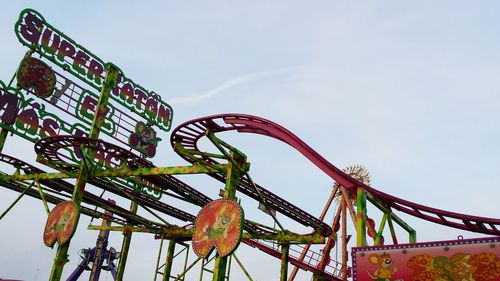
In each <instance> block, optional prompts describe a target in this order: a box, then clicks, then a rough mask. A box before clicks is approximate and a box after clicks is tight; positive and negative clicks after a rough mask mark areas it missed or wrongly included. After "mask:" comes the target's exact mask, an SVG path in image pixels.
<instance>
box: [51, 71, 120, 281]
mask: <svg viewBox="0 0 500 281" xmlns="http://www.w3.org/2000/svg"><path fill="white" fill-rule="evenodd" d="M119 75H120V71H119V70H118V68H116V67H115V66H114V65H112V64H108V66H107V74H106V78H105V80H104V86H103V87H102V91H101V96H100V97H99V102H98V104H97V107H96V108H97V112H96V114H95V116H94V121H93V122H92V127H91V130H90V132H89V135H90V137H91V138H98V137H99V133H100V132H101V126H102V123H103V122H104V118H105V113H106V104H107V102H108V99H109V96H110V93H111V90H112V89H113V88H114V87H115V85H116V82H117V79H118V77H119ZM91 153H92V152H91V151H84V160H85V157H87V156H88V155H90V154H91ZM85 155H86V156H85ZM89 162H90V161H82V163H81V164H80V170H79V171H78V175H77V177H76V184H75V189H74V191H73V196H72V201H73V202H75V203H76V204H77V206H80V204H81V202H82V198H83V192H84V191H85V185H86V183H87V180H88V179H89V171H90V169H92V167H88V166H87V164H88V163H89ZM89 165H91V163H89ZM78 220H79V215H78V217H77V220H76V223H75V225H78ZM75 227H76V226H75ZM70 242H71V240H70V241H68V242H67V243H66V244H64V245H59V246H58V247H57V253H56V257H55V259H54V264H53V266H52V271H51V273H50V277H49V280H50V281H59V280H61V275H62V271H63V268H64V265H65V264H66V263H67V262H68V248H69V245H70Z"/></svg>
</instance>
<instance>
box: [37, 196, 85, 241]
mask: <svg viewBox="0 0 500 281" xmlns="http://www.w3.org/2000/svg"><path fill="white" fill-rule="evenodd" d="M78 213H79V210H78V206H76V204H75V202H72V201H64V202H61V203H59V204H57V206H56V207H55V208H54V209H52V211H51V212H50V215H49V217H48V218H47V223H46V224H45V230H44V232H43V242H44V243H45V245H46V246H47V247H51V248H52V247H53V246H54V244H55V243H56V241H57V243H58V244H59V245H63V244H65V243H66V242H68V240H69V239H71V237H72V236H73V234H74V233H75V230H76V222H77V220H78Z"/></svg>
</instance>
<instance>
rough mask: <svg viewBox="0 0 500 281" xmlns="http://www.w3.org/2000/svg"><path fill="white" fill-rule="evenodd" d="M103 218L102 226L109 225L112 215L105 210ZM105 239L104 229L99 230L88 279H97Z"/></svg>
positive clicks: (91, 280) (96, 280)
mask: <svg viewBox="0 0 500 281" xmlns="http://www.w3.org/2000/svg"><path fill="white" fill-rule="evenodd" d="M105 216H106V217H105V218H104V219H103V220H102V224H101V225H103V226H106V225H111V221H110V218H111V217H112V216H113V215H112V214H111V213H110V212H105ZM105 241H106V230H101V231H99V236H98V237H97V245H96V247H95V258H94V262H93V263H92V269H91V270H90V277H89V281H99V273H100V272H99V270H100V266H101V264H102V262H103V260H102V253H103V251H105V250H106V249H105V244H104V243H105Z"/></svg>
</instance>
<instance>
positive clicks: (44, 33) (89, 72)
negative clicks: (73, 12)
mask: <svg viewBox="0 0 500 281" xmlns="http://www.w3.org/2000/svg"><path fill="white" fill-rule="evenodd" d="M15 30H16V36H17V38H18V40H19V42H21V43H22V44H24V45H25V46H27V47H29V48H31V49H33V50H34V51H36V52H37V53H39V54H40V55H42V56H43V57H45V58H47V59H48V60H50V61H51V62H53V63H54V64H56V65H58V66H59V67H61V68H63V69H64V70H66V71H68V72H70V73H71V74H73V75H75V76H76V77H78V78H79V79H81V80H82V81H84V82H85V83H87V84H88V85H90V86H91V87H93V88H95V89H97V90H100V89H101V87H102V86H103V83H104V77H105V76H106V67H107V65H108V63H105V62H104V61H103V60H101V59H100V58H99V57H97V56H96V55H94V54H92V53H91V52H90V51H88V50H87V49H85V48H84V47H83V46H81V45H79V44H77V43H76V42H75V41H73V40H72V39H71V38H69V37H68V36H66V35H65V34H64V33H62V32H60V31H59V30H57V29H56V28H54V27H53V26H51V25H50V24H49V23H47V22H46V21H45V19H44V18H43V16H42V15H41V14H40V13H38V12H37V11H35V10H32V9H25V10H23V11H22V12H21V14H20V15H19V19H18V21H17V22H16V26H15ZM122 73H123V72H122ZM111 98H112V99H114V100H115V101H117V102H118V103H120V104H121V105H123V106H124V107H126V108H128V109H129V110H131V111H132V112H135V113H136V114H138V115H139V116H141V117H142V118H144V119H146V120H147V122H148V123H151V124H153V125H156V126H158V128H160V129H161V130H164V131H169V130H170V127H171V121H172V116H173V111H172V107H171V106H170V105H168V104H167V103H165V102H164V101H162V100H161V98H160V96H158V95H157V94H156V93H154V92H151V91H147V90H146V89H144V88H143V87H141V86H140V85H138V84H136V83H134V82H133V81H132V80H131V79H129V78H127V77H124V76H123V75H122V76H121V78H120V81H119V83H118V85H117V86H116V87H115V89H113V94H112V95H111Z"/></svg>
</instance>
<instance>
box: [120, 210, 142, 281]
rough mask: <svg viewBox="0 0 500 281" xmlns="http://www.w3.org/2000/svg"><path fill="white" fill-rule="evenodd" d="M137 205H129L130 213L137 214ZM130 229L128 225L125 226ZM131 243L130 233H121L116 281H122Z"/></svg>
mask: <svg viewBox="0 0 500 281" xmlns="http://www.w3.org/2000/svg"><path fill="white" fill-rule="evenodd" d="M138 206H139V205H138V204H137V203H136V202H135V201H132V202H131V203H130V212H131V213H133V214H136V213H137V208H138ZM127 226H129V227H130V225H127ZM131 242H132V231H129V232H123V242H122V249H121V251H120V261H119V262H118V268H117V270H116V281H122V280H123V275H124V273H125V265H126V264H127V258H128V252H129V249H130V243H131Z"/></svg>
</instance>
